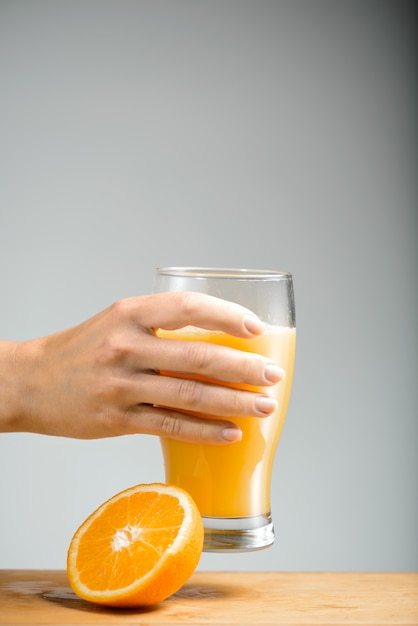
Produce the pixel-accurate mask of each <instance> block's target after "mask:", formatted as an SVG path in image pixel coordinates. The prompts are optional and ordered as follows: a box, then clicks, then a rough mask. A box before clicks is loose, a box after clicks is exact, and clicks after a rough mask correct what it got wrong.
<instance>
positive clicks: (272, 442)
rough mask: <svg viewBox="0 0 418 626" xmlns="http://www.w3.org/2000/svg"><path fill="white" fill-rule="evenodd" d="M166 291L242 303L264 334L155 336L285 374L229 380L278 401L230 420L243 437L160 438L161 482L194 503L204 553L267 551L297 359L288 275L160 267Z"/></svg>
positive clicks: (159, 286) (159, 288)
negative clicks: (261, 362) (227, 350)
mask: <svg viewBox="0 0 418 626" xmlns="http://www.w3.org/2000/svg"><path fill="white" fill-rule="evenodd" d="M167 291H195V292H196V291H197V292H201V293H206V294H210V295H213V296H216V297H218V298H222V299H224V300H229V301H232V302H236V303H238V304H241V305H243V306H245V307H247V308H248V309H250V310H251V311H252V312H254V313H255V314H256V315H258V316H259V317H260V319H261V320H262V321H263V322H264V323H265V331H264V333H263V334H262V335H258V336H256V337H253V338H250V339H242V338H238V337H232V336H231V335H228V334H226V333H223V332H220V331H208V330H203V329H198V328H194V327H190V326H189V327H186V328H182V329H180V330H175V331H165V330H161V329H160V330H158V331H157V334H158V335H159V336H163V337H171V338H177V339H183V340H188V341H208V342H212V343H217V344H221V345H224V346H230V347H233V348H236V349H238V350H245V351H248V352H254V353H257V354H261V355H264V356H266V357H268V358H269V359H271V360H272V361H273V362H275V363H276V364H277V365H279V366H280V367H282V368H283V369H284V370H285V373H286V377H285V379H284V380H282V381H281V382H280V383H278V384H277V385H275V386H273V387H270V388H267V387H265V388H257V387H250V386H248V385H243V384H235V383H232V384H231V385H232V386H234V387H236V388H241V389H251V390H253V391H260V390H261V389H262V391H263V392H264V393H268V394H270V395H272V396H273V397H275V398H276V399H277V400H278V409H277V411H276V412H275V413H274V414H272V415H271V416H269V417H265V418H264V417H263V418H256V417H254V418H251V417H250V418H249V417H242V416H236V418H233V419H231V418H228V419H231V421H233V422H234V423H236V424H238V425H239V426H240V428H241V430H242V440H241V441H239V442H237V443H233V444H231V445H227V446H224V445H219V446H217V445H211V444H195V443H185V442H181V441H175V440H173V439H169V438H161V446H162V452H163V457H164V466H165V479H166V482H167V483H171V484H176V485H179V486H180V487H183V489H185V490H186V491H188V492H189V493H190V494H191V495H192V497H193V498H194V500H195V501H196V504H197V506H198V508H199V510H200V513H201V515H202V519H203V525H204V529H205V539H204V548H203V549H204V551H205V552H225V551H229V552H235V551H239V552H248V551H252V550H259V549H261V548H266V547H268V546H270V545H271V544H272V543H273V542H274V527H273V521H272V517H271V511H270V486H271V477H272V468H273V460H274V456H275V452H276V448H277V445H278V442H279V439H280V435H281V432H282V428H283V424H284V420H285V416H286V411H287V406H288V402H289V397H290V391H291V386H292V378H293V368H294V359H295V347H296V326H295V306H294V295H293V281H292V275H291V274H289V273H288V272H279V271H264V270H249V269H232V268H202V267H196V268H194V267H164V268H157V269H156V271H155V277H154V292H156V293H157V292H167ZM184 377H187V376H186V375H184ZM220 384H225V383H220ZM218 419H219V417H218Z"/></svg>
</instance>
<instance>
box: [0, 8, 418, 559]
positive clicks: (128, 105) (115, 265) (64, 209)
mask: <svg viewBox="0 0 418 626" xmlns="http://www.w3.org/2000/svg"><path fill="white" fill-rule="evenodd" d="M414 5H415V3H412V2H411V3H410V2H407V1H402V0H394V1H385V0H376V1H374V0H362V1H355V0H353V1H342V0H277V1H272V0H253V1H249V0H137V1H132V0H119V1H116V0H115V1H113V2H112V1H108V0H100V1H95V0H68V1H65V0H61V1H59V2H58V1H53V0H27V1H25V0H2V1H1V2H0V90H1V98H0V138H1V139H0V177H1V184H0V253H1V256H0V259H1V263H0V285H1V303H2V305H1V312H0V330H1V333H0V334H1V337H2V338H3V339H21V340H24V339H27V338H32V337H38V336H41V335H44V334H49V333H51V332H54V331H57V330H60V329H62V328H65V327H68V326H71V325H74V324H77V323H78V322H81V321H82V320H84V319H85V318H87V317H89V316H90V315H93V314H94V313H96V312H97V311H99V310H100V309H102V308H104V307H105V306H107V305H108V304H110V303H112V302H113V301H114V300H116V299H118V298H121V297H124V296H130V295H135V294H146V293H148V292H149V291H150V290H151V289H152V275H153V270H154V267H155V266H157V265H169V264H171V265H174V264H176V265H182V264H183V265H224V266H226V265H231V266H242V267H258V268H271V269H280V270H288V271H290V272H292V273H293V274H294V281H295V293H296V306H297V325H298V351H297V366H296V375H295V383H294V388H293V396H292V400H291V405H290V409H289V413H288V419H287V423H286V426H285V430H284V434H283V437H282V440H281V443H280V446H279V450H278V454H277V458H276V464H275V469H274V480H273V495H272V507H273V516H274V520H275V525H276V528H277V541H276V544H275V545H274V547H273V548H271V549H269V550H265V551H262V552H259V553H256V554H247V555H235V556H231V555H227V556H221V555H203V557H202V561H201V564H200V566H199V567H200V568H202V569H241V568H242V569H249V570H260V569H264V570H275V569H279V570H413V569H417V566H418V546H417V539H418V538H417V528H418V507H417V493H418V488H417V478H418V462H417V441H418V432H417V431H418V429H417V354H418V350H417V347H418V346H417V336H418V333H417V313H418V303H417V271H416V270H417V224H418V219H417V205H416V200H417V189H416V166H417V159H416V156H417V153H416V137H417V135H416V104H417V102H416V100H417V98H416V96H417V91H416V71H415V64H416V48H415V44H414V38H415V36H416V32H414V30H413V28H414V23H415V22H414V19H413V18H414V12H415V11H414V9H413V7H414ZM415 16H416V14H415ZM0 471H1V481H0V482H1V484H0V503H1V505H0V506H1V519H0V528H1V532H0V567H5V568H62V567H65V558H66V550H67V546H68V543H69V541H70V539H71V536H72V534H73V532H74V531H75V529H76V528H77V526H78V525H79V524H80V523H81V521H83V520H84V518H85V517H86V516H87V515H88V514H89V513H90V512H91V511H92V510H93V509H94V508H95V507H96V506H97V505H98V504H99V503H101V502H102V501H103V500H105V499H107V498H108V497H110V496H111V495H113V494H114V493H116V492H117V491H119V490H120V489H123V488H125V487H128V486H131V485H133V484H135V483H137V482H152V481H155V480H162V479H163V468H162V461H161V455H160V450H159V442H158V440H157V439H156V438H153V437H144V436H133V437H124V438H118V439H113V440H104V441H72V440H65V439H61V438H47V437H43V436H37V435H28V434H16V435H14V434H4V435H2V436H0Z"/></svg>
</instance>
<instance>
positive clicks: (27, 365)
mask: <svg viewBox="0 0 418 626" xmlns="http://www.w3.org/2000/svg"><path fill="white" fill-rule="evenodd" d="M188 324H191V325H194V326H198V327H200V328H205V329H216V330H222V331H224V332H227V333H230V334H233V335H237V336H240V337H251V336H253V335H256V334H259V333H261V332H262V324H261V322H260V321H259V320H258V318H257V317H255V316H254V315H253V314H251V313H250V312H249V311H248V310H246V309H244V308H243V307H241V306H239V305H235V304H232V303H230V302H226V301H224V300H219V299H217V298H213V297H211V296H207V295H204V294H195V293H163V294H155V295H151V296H140V297H136V298H127V299H124V300H121V301H119V302H116V303H115V304H113V305H112V306H110V307H109V308H107V309H105V310H103V311H101V312H100V313H98V314H97V315H95V316H94V317H92V318H90V319H88V320H87V321H85V322H83V323H82V324H80V325H78V326H75V327H73V328H70V329H68V330H64V331H62V332H59V333H55V334H53V335H49V336H47V337H43V338H41V339H35V340H31V341H25V342H11V341H10V342H9V341H4V342H0V399H1V404H0V431H3V432H7V431H8V432H13V431H26V432H36V433H43V434H49V435H60V436H66V437H76V438H83V439H90V438H99V437H110V436H116V435H126V434H132V433H144V434H154V435H160V436H170V437H172V438H175V439H181V440H184V441H194V442H203V441H205V442H208V443H218V444H221V443H231V442H234V441H238V440H239V439H240V436H241V431H240V430H239V428H238V427H237V426H236V425H235V424H233V423H232V422H231V421H229V420H228V417H231V416H233V415H246V416H254V417H257V416H258V417H263V416H266V415H269V414H271V413H272V412H273V411H274V410H275V408H276V405H275V401H274V400H272V399H271V398H270V397H269V396H268V395H267V394H260V393H253V392H249V391H243V390H236V389H231V388H228V387H225V386H222V385H217V384H208V383H203V382H198V381H189V380H188V381H184V380H180V379H177V378H173V377H170V376H164V375H162V374H160V371H161V370H165V371H178V372H188V373H191V374H192V373H194V374H201V375H204V376H206V377H210V378H213V379H216V380H220V381H234V382H243V383H248V384H251V385H257V386H266V387H268V386H271V385H273V384H276V383H277V382H279V381H280V380H281V379H282V377H283V371H282V370H280V369H279V368H277V367H276V366H275V365H274V364H272V363H271V362H270V361H269V360H268V359H266V358H264V357H261V356H259V355H254V354H250V353H246V352H240V351H238V350H234V349H232V348H227V347H222V346H216V345H213V344H209V343H196V342H188V341H170V340H168V339H163V338H159V337H156V335H155V333H154V329H155V328H165V329H175V328H180V327H183V326H186V325H188ZM161 406H163V407H170V408H169V409H167V408H160V407H161ZM183 411H186V412H187V411H198V412H199V413H204V414H210V415H212V416H222V418H221V417H220V419H219V420H218V419H206V418H197V417H192V416H191V415H187V414H186V413H184V412H183Z"/></svg>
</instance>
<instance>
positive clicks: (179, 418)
mask: <svg viewBox="0 0 418 626" xmlns="http://www.w3.org/2000/svg"><path fill="white" fill-rule="evenodd" d="M125 418H126V423H125V427H126V431H127V434H136V433H141V434H148V435H158V436H160V437H168V438H170V439H176V440H178V441H186V442H189V443H206V444H216V445H222V444H223V445H227V444H231V443H235V442H238V441H240V440H241V438H242V431H241V429H240V428H239V427H238V426H237V425H236V424H233V423H232V422H228V421H226V420H214V419H201V418H198V417H193V416H191V415H186V414H183V413H179V412H177V411H172V410H170V409H162V408H159V407H153V406H151V405H140V406H137V407H135V408H132V409H131V410H130V411H129V412H128V413H127V414H126V416H125Z"/></svg>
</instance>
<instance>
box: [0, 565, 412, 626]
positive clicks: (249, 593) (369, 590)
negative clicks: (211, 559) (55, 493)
mask: <svg viewBox="0 0 418 626" xmlns="http://www.w3.org/2000/svg"><path fill="white" fill-rule="evenodd" d="M0 624H2V625H4V624H26V626H31V625H32V624H38V625H41V624H63V625H69V624H74V625H76V624H125V625H127V624H130V625H133V624H136V625H144V626H145V625H146V626H148V625H149V626H152V625H158V626H178V625H182V624H187V625H188V626H197V625H202V626H207V625H210V624H212V625H216V624H229V625H231V626H232V625H234V624H239V626H245V625H246V624H251V626H262V625H263V624H274V625H275V626H280V625H281V624H286V625H289V626H296V625H298V626H303V625H309V626H313V625H316V624H318V625H319V624H320V625H321V626H328V625H330V624H332V625H337V624H338V625H340V624H341V625H347V624H356V625H358V624H360V625H362V624H367V625H368V626H370V625H373V626H385V625H387V624H396V625H397V626H406V625H408V626H409V625H411V624H415V625H417V624H418V573H375V574H372V573H312V572H310V573H299V572H199V571H198V572H195V573H194V574H193V576H192V577H191V578H190V580H189V582H188V583H187V584H186V585H185V586H184V587H183V588H182V589H181V590H180V591H179V592H178V593H176V594H175V595H174V596H172V597H171V598H169V599H167V600H166V601H165V602H162V603H161V604H159V605H157V606H155V607H151V608H147V609H138V610H122V609H106V608H102V607H99V606H96V605H94V604H89V603H87V602H85V601H83V600H80V599H79V598H77V597H76V596H75V595H74V594H73V592H72V591H71V589H70V587H69V585H68V581H67V576H66V573H65V572H64V571H56V570H0Z"/></svg>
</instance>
